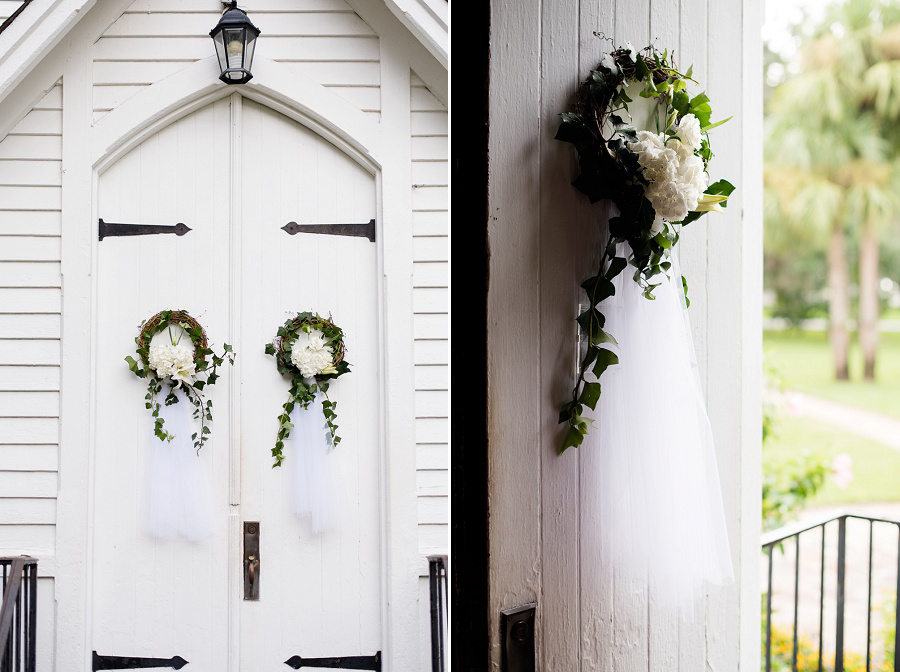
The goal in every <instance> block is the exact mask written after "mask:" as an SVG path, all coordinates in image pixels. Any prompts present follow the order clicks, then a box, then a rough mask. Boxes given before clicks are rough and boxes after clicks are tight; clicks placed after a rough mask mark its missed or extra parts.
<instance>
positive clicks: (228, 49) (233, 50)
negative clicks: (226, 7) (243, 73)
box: [223, 28, 245, 70]
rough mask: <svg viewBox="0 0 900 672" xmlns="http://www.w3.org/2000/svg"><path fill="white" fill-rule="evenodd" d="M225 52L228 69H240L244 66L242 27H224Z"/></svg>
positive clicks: (243, 32)
mask: <svg viewBox="0 0 900 672" xmlns="http://www.w3.org/2000/svg"><path fill="white" fill-rule="evenodd" d="M223 32H224V33H225V53H226V55H227V57H228V69H229V70H230V69H232V68H237V69H240V68H242V67H243V66H244V34H245V31H244V29H243V28H237V29H234V28H226V29H225V30H224V31H223Z"/></svg>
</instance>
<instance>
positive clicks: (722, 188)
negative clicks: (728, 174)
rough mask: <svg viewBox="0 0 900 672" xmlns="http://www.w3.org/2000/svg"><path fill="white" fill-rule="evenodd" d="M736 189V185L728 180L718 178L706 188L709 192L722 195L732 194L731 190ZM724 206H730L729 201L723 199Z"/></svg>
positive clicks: (722, 204)
mask: <svg viewBox="0 0 900 672" xmlns="http://www.w3.org/2000/svg"><path fill="white" fill-rule="evenodd" d="M734 190H735V186H734V185H733V184H732V183H731V182H729V181H728V180H718V181H716V182H713V183H712V184H711V185H709V187H707V188H706V193H707V194H717V195H722V196H731V192H733V191H734ZM719 205H721V206H722V207H723V208H726V207H728V201H727V200H726V201H723V202H722V203H720V204H719Z"/></svg>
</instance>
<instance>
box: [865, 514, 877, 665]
mask: <svg viewBox="0 0 900 672" xmlns="http://www.w3.org/2000/svg"><path fill="white" fill-rule="evenodd" d="M874 528H875V523H874V522H872V521H871V520H870V521H869V597H868V600H867V602H866V672H870V670H871V662H872V534H873V531H874Z"/></svg>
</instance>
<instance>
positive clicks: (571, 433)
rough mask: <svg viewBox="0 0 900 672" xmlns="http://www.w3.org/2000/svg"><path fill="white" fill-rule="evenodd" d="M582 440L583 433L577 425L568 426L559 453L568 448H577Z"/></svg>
mask: <svg viewBox="0 0 900 672" xmlns="http://www.w3.org/2000/svg"><path fill="white" fill-rule="evenodd" d="M582 441H584V434H583V433H582V432H581V430H580V429H578V428H577V427H572V426H570V427H569V429H568V431H567V432H566V438H565V439H563V444H562V447H561V448H560V450H559V452H560V454H562V453H564V452H565V451H566V449H568V448H577V447H578V446H580V445H581V442H582Z"/></svg>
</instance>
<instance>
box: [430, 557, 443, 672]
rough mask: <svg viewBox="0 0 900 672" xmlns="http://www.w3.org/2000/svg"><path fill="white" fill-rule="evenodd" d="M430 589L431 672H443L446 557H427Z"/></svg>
mask: <svg viewBox="0 0 900 672" xmlns="http://www.w3.org/2000/svg"><path fill="white" fill-rule="evenodd" d="M428 583H429V586H430V589H431V670H432V672H444V651H445V649H444V637H445V635H446V632H447V556H446V555H430V556H428Z"/></svg>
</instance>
